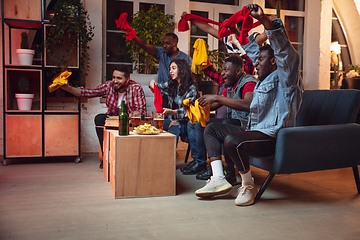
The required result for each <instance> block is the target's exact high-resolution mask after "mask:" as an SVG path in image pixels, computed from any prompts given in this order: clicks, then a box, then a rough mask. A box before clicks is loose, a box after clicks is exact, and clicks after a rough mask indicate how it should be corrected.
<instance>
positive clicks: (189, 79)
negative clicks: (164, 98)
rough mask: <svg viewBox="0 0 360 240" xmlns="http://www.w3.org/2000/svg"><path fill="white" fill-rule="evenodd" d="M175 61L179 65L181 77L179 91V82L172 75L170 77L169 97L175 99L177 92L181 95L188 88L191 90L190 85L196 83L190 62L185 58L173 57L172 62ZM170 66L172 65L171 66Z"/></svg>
mask: <svg viewBox="0 0 360 240" xmlns="http://www.w3.org/2000/svg"><path fill="white" fill-rule="evenodd" d="M171 63H175V64H176V65H177V67H178V76H179V78H180V87H179V93H178V92H177V88H178V85H179V84H178V82H177V80H176V79H175V80H173V79H172V78H171V77H170V79H169V83H168V93H169V97H170V98H172V99H174V98H175V97H176V94H177V93H178V94H179V96H182V95H184V94H185V93H186V91H187V90H189V88H190V86H191V85H193V84H195V81H194V77H193V74H192V73H191V69H190V66H189V64H188V63H187V62H186V60H184V59H173V60H172V61H171V62H170V65H171ZM169 68H170V67H169Z"/></svg>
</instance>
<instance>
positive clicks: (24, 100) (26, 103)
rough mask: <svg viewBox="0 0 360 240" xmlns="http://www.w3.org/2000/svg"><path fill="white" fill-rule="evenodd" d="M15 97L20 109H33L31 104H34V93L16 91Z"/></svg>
mask: <svg viewBox="0 0 360 240" xmlns="http://www.w3.org/2000/svg"><path fill="white" fill-rule="evenodd" d="M15 98H16V101H17V105H18V108H19V110H31V105H32V100H33V98H34V94H27V93H16V94H15Z"/></svg>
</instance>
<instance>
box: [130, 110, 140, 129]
mask: <svg viewBox="0 0 360 240" xmlns="http://www.w3.org/2000/svg"><path fill="white" fill-rule="evenodd" d="M130 122H131V125H132V127H133V128H134V127H137V126H139V125H140V124H141V114H140V112H138V111H133V112H131V113H130Z"/></svg>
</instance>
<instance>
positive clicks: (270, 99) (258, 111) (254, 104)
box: [195, 4, 303, 206]
mask: <svg viewBox="0 0 360 240" xmlns="http://www.w3.org/2000/svg"><path fill="white" fill-rule="evenodd" d="M247 7H248V8H249V10H250V11H251V13H250V15H251V16H252V17H253V18H255V19H257V20H258V21H259V22H260V23H261V24H262V25H263V26H264V27H265V32H266V35H267V36H268V39H269V42H270V45H264V46H262V47H261V48H260V49H259V47H258V44H257V43H256V41H255V38H256V37H257V36H256V34H253V35H251V36H249V43H248V44H246V45H245V46H244V49H245V51H246V53H247V54H248V55H249V57H250V58H251V59H252V60H253V62H255V67H256V70H257V74H258V82H257V84H256V86H255V89H254V91H253V98H252V101H251V104H250V107H249V108H247V109H243V110H244V111H246V110H247V111H250V115H249V122H248V125H247V127H246V128H244V127H241V126H235V125H227V124H221V123H211V124H209V125H208V126H207V127H206V128H205V132H204V135H205V145H206V150H207V152H208V157H209V159H210V162H211V167H212V169H213V176H212V177H211V179H209V180H208V182H207V184H206V185H205V186H204V187H202V188H200V189H198V190H197V191H195V194H196V196H198V197H212V196H216V195H220V194H224V193H227V192H229V191H230V190H231V188H232V185H231V184H230V183H228V182H227V181H226V179H225V177H224V173H223V169H222V162H221V144H224V149H225V151H226V153H227V154H228V155H229V156H230V158H231V160H232V161H233V162H234V164H235V166H236V168H237V170H238V171H239V173H240V175H241V179H242V185H241V187H240V188H239V189H238V196H237V198H236V199H235V204H236V205H238V206H247V205H250V204H253V203H254V199H255V196H256V193H257V189H256V186H255V183H254V181H253V179H252V175H251V171H250V164H249V156H254V157H264V156H269V155H271V154H273V153H274V152H275V144H276V136H277V133H278V131H279V130H280V129H281V128H285V127H293V126H295V119H296V114H297V112H298V110H299V107H300V103H301V94H302V91H303V85H302V79H301V76H300V72H299V65H300V56H299V53H298V52H297V51H296V50H295V49H294V48H293V46H292V45H291V43H290V42H289V40H288V38H287V36H286V33H285V32H284V31H283V30H282V28H281V25H277V24H276V22H275V21H271V20H270V19H269V18H268V17H267V16H266V15H265V14H264V12H263V10H262V8H261V7H260V6H259V5H257V4H249V5H248V6H247ZM212 101H213V100H212V99H205V101H202V105H205V104H210V103H211V102H212ZM199 102H200V101H199Z"/></svg>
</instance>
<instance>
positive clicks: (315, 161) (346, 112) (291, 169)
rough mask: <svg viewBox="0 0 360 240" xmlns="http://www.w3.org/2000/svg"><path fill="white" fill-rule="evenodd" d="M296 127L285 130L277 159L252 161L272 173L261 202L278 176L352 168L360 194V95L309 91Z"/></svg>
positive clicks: (254, 164) (280, 135) (278, 141)
mask: <svg viewBox="0 0 360 240" xmlns="http://www.w3.org/2000/svg"><path fill="white" fill-rule="evenodd" d="M302 97H303V101H302V104H301V107H300V110H299V113H298V115H297V119H296V127H291V128H284V129H281V130H280V131H279V133H278V137H277V142H276V150H275V155H274V156H269V157H267V158H261V159H260V158H253V157H252V158H251V159H250V163H251V165H253V166H255V167H258V168H261V169H263V170H266V171H268V172H269V174H268V176H267V178H266V180H265V182H264V183H263V185H262V186H261V188H260V189H259V191H258V194H257V196H256V198H255V199H256V200H258V199H259V198H260V197H261V195H262V194H263V192H264V191H265V189H266V187H267V186H268V185H269V183H270V182H271V180H272V179H273V177H274V176H275V174H291V173H301V172H311V171H319V170H328V169H337V168H346V167H352V168H353V172H354V177H355V182H356V187H357V191H358V193H360V181H359V171H358V165H359V164H360V125H358V124H355V123H354V122H355V119H356V116H357V113H358V111H359V106H360V91H359V90H354V89H349V90H307V91H304V93H303V96H302Z"/></svg>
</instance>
